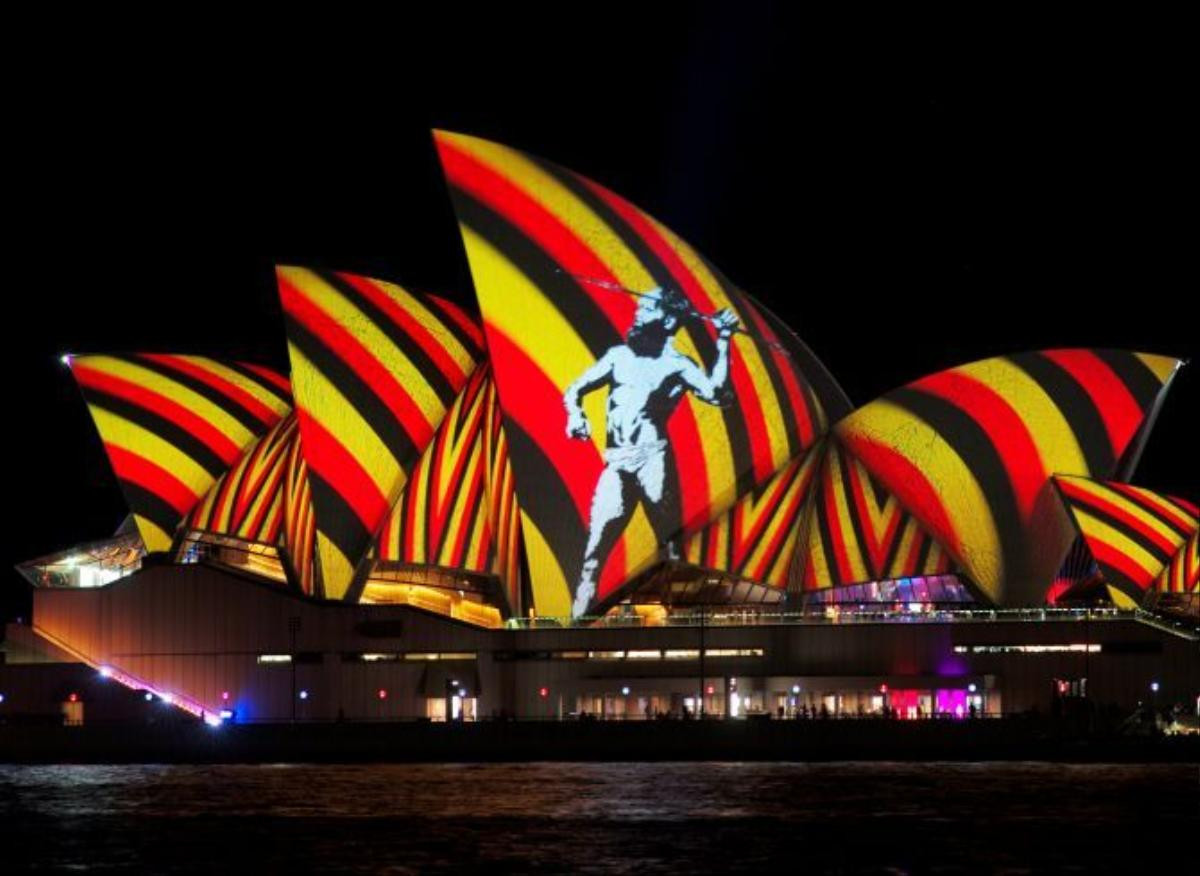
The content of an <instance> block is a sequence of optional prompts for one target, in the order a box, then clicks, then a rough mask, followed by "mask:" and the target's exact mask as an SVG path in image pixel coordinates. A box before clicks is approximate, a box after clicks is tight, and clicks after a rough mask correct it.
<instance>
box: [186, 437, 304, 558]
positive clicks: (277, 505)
mask: <svg viewBox="0 0 1200 876" xmlns="http://www.w3.org/2000/svg"><path fill="white" fill-rule="evenodd" d="M295 434H296V417H295V415H294V414H289V415H288V416H286V417H284V418H283V419H282V420H280V421H279V422H278V423H276V424H275V425H274V426H273V427H272V428H271V431H269V432H267V434H266V435H264V436H263V437H261V438H259V439H258V440H257V441H256V442H254V444H252V445H251V447H250V449H249V450H248V451H246V453H245V454H244V455H243V456H242V458H241V459H240V460H238V462H237V464H236V465H234V467H233V468H231V469H230V470H229V471H227V472H225V474H223V475H221V477H220V478H219V479H218V480H217V482H216V483H215V484H213V487H212V489H211V490H209V491H208V494H207V495H206V496H205V497H204V499H203V500H202V501H201V502H200V503H199V504H198V505H196V507H195V508H194V509H192V513H191V514H189V515H188V517H187V521H186V523H185V524H184V525H185V526H186V527H187V528H188V529H189V530H198V531H201V532H210V533H215V534H217V535H227V536H231V537H233V538H240V539H243V540H245V541H256V542H261V543H263V544H275V543H276V542H277V541H278V540H279V537H280V533H281V531H282V529H283V482H284V473H285V471H286V470H287V451H288V446H289V445H290V444H291V442H292V439H293V437H294V436H295Z"/></svg>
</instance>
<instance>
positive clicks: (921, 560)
mask: <svg viewBox="0 0 1200 876" xmlns="http://www.w3.org/2000/svg"><path fill="white" fill-rule="evenodd" d="M921 534H922V535H923V536H924V537H925V540H924V541H923V542H922V543H921V552H920V553H919V554H918V555H917V568H916V569H915V570H914V573H915V574H918V575H924V574H925V564H926V563H928V562H929V551H930V549H931V548H932V547H933V539H932V538H929V537H928V536H926V535H925V534H924V533H921Z"/></svg>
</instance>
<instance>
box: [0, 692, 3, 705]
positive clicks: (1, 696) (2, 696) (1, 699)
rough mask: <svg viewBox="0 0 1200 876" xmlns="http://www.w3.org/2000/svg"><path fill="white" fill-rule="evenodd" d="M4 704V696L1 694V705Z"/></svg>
mask: <svg viewBox="0 0 1200 876" xmlns="http://www.w3.org/2000/svg"><path fill="white" fill-rule="evenodd" d="M2 702H4V694H0V703H2Z"/></svg>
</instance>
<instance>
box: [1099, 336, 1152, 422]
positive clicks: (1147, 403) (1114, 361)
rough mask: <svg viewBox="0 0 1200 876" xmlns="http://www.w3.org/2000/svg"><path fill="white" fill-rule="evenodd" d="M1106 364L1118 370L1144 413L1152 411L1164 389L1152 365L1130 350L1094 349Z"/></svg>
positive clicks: (1117, 372) (1122, 380) (1118, 373)
mask: <svg viewBox="0 0 1200 876" xmlns="http://www.w3.org/2000/svg"><path fill="white" fill-rule="evenodd" d="M1092 352H1093V353H1095V354H1096V356H1098V357H1099V358H1100V359H1101V360H1103V362H1104V364H1106V365H1107V366H1108V367H1109V368H1111V369H1112V370H1113V371H1115V372H1116V374H1117V377H1119V378H1121V382H1122V383H1123V384H1125V388H1126V389H1128V390H1129V393H1130V395H1132V396H1133V398H1134V400H1135V401H1137V405H1138V407H1139V408H1141V409H1142V415H1143V416H1144V415H1146V414H1148V413H1149V412H1150V408H1152V407H1153V406H1154V401H1155V399H1157V398H1158V394H1159V393H1160V392H1161V391H1162V388H1163V384H1162V381H1161V380H1159V379H1158V375H1157V374H1155V373H1154V372H1153V371H1151V370H1150V367H1149V366H1148V365H1147V364H1146V363H1145V362H1143V361H1142V360H1141V359H1139V358H1138V357H1137V356H1136V355H1134V354H1133V353H1131V352H1129V351H1128V350H1093V351H1092Z"/></svg>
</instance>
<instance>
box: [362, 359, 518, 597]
mask: <svg viewBox="0 0 1200 876" xmlns="http://www.w3.org/2000/svg"><path fill="white" fill-rule="evenodd" d="M519 525H520V524H519V517H518V510H517V507H516V495H515V492H514V490H513V478H512V467H511V466H510V465H509V462H508V450H507V442H506V440H505V438H504V430H503V428H502V416H501V413H500V409H499V406H498V404H497V402H496V391H495V385H494V384H493V382H492V380H491V374H490V370H489V368H488V366H487V365H486V363H485V364H484V365H481V366H480V367H479V368H477V369H476V370H475V372H474V373H473V374H472V375H471V377H470V379H469V380H468V381H467V385H466V386H465V387H464V388H463V391H462V392H461V393H460V394H459V396H458V398H456V399H455V401H454V404H453V405H451V407H450V410H449V411H448V412H447V414H446V417H445V419H443V420H442V425H441V427H440V428H439V429H438V433H437V435H436V436H435V437H434V440H433V443H432V444H430V445H429V447H428V448H426V450H425V453H424V455H423V456H422V457H421V460H420V461H419V462H418V463H417V465H416V466H415V467H414V468H413V471H412V475H411V476H410V477H409V479H408V483H407V484H406V485H405V488H404V492H403V493H402V494H401V496H400V499H399V501H398V502H397V503H396V506H395V508H393V509H392V512H391V513H390V514H389V515H388V518H387V520H386V521H385V523H384V525H383V529H382V530H381V531H380V535H379V544H378V549H377V551H376V552H375V555H376V557H377V558H378V561H379V562H380V563H381V564H387V563H394V564H398V565H405V566H407V565H430V566H440V567H442V568H447V569H462V570H465V571H469V572H475V573H478V574H484V575H488V574H491V575H495V576H496V578H497V579H498V580H499V582H500V585H501V593H502V596H503V599H504V601H505V603H506V605H505V606H504V608H505V609H506V610H507V611H508V612H509V613H510V614H514V613H519V601H520V598H519V597H520V556H519V554H518V550H519V538H520V531H519Z"/></svg>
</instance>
